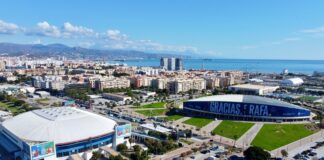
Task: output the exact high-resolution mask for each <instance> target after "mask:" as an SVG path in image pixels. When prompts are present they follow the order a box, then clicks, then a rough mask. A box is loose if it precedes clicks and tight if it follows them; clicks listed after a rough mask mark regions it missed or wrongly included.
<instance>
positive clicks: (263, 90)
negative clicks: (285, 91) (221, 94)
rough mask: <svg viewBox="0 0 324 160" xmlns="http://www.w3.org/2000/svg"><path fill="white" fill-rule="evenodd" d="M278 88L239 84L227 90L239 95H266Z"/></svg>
mask: <svg viewBox="0 0 324 160" xmlns="http://www.w3.org/2000/svg"><path fill="white" fill-rule="evenodd" d="M278 88H279V86H265V85H257V84H239V85H234V86H229V87H228V89H229V90H231V91H234V92H235V93H239V94H253V95H266V94H268V93H272V92H274V91H275V90H277V89H278Z"/></svg>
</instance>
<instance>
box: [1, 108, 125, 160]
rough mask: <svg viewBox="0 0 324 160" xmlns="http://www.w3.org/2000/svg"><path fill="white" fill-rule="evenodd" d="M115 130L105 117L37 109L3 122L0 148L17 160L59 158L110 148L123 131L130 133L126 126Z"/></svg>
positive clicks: (61, 110) (114, 126) (110, 121)
mask: <svg viewBox="0 0 324 160" xmlns="http://www.w3.org/2000/svg"><path fill="white" fill-rule="evenodd" d="M118 127H119V126H117V123H116V122H115V121H113V120H111V119H109V118H106V117H103V116H101V115H97V114H94V113H91V112H87V111H84V110H81V109H78V108H73V107H58V108H47V109H40V110H34V111H30V112H26V113H23V114H20V115H18V116H15V117H13V118H12V119H8V120H6V121H4V122H3V123H2V125H0V145H1V146H2V147H3V148H5V150H6V151H7V152H9V153H10V154H13V155H14V156H13V157H20V158H21V159H30V160H34V159H57V158H61V157H62V159H63V157H67V156H69V155H72V154H81V155H82V153H85V152H88V151H90V152H91V150H94V149H98V148H99V147H102V146H112V145H113V141H116V137H118V136H119V137H120V136H122V135H123V133H124V131H127V133H130V129H131V128H130V126H127V128H125V126H123V128H121V129H118ZM117 129H118V130H119V131H118V136H116V133H117V132H116V130H117ZM122 129H124V130H122ZM125 129H126V130H125ZM65 159H66V158H65Z"/></svg>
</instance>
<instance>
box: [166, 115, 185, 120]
mask: <svg viewBox="0 0 324 160" xmlns="http://www.w3.org/2000/svg"><path fill="white" fill-rule="evenodd" d="M181 118H183V116H181V115H172V116H167V117H165V118H164V119H165V120H167V121H176V120H178V119H181Z"/></svg>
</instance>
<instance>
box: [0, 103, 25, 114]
mask: <svg viewBox="0 0 324 160" xmlns="http://www.w3.org/2000/svg"><path fill="white" fill-rule="evenodd" d="M0 109H2V110H8V111H10V112H11V113H13V114H18V113H21V112H24V110H23V109H20V108H18V107H16V106H14V105H13V103H11V102H0Z"/></svg>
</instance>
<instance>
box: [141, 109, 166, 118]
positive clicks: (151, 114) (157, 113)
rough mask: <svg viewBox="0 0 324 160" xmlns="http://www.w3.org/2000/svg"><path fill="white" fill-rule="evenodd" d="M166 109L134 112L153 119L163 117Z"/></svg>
mask: <svg viewBox="0 0 324 160" xmlns="http://www.w3.org/2000/svg"><path fill="white" fill-rule="evenodd" d="M166 111H167V109H148V110H136V111H135V112H137V113H139V114H143V115H144V116H148V117H154V116H160V115H163V114H164V113H165V112H166Z"/></svg>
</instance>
